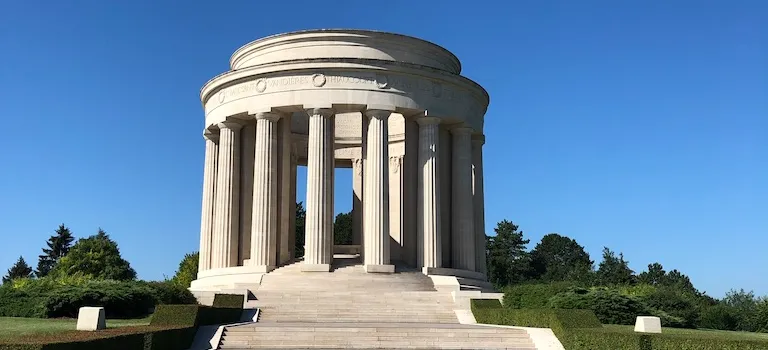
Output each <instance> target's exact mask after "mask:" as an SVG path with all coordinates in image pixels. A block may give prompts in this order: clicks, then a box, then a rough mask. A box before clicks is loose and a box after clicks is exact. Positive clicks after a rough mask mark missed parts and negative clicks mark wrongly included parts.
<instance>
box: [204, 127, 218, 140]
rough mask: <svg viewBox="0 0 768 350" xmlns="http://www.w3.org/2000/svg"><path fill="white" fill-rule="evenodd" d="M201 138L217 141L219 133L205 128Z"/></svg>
mask: <svg viewBox="0 0 768 350" xmlns="http://www.w3.org/2000/svg"><path fill="white" fill-rule="evenodd" d="M203 138H204V139H205V140H206V141H213V142H218V141H219V134H217V133H215V132H213V131H211V130H209V129H205V130H203Z"/></svg>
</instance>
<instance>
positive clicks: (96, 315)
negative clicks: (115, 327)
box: [77, 306, 107, 331]
mask: <svg viewBox="0 0 768 350" xmlns="http://www.w3.org/2000/svg"><path fill="white" fill-rule="evenodd" d="M106 328H107V321H106V318H105V316H104V308H103V307H94V306H84V307H81V308H80V310H79V311H78V312H77V330H78V331H97V330H101V329H106Z"/></svg>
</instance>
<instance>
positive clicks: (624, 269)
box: [597, 247, 634, 285]
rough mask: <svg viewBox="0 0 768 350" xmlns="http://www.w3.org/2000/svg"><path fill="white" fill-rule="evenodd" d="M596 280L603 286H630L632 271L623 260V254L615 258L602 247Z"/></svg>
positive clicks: (606, 248)
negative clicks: (601, 257) (601, 258)
mask: <svg viewBox="0 0 768 350" xmlns="http://www.w3.org/2000/svg"><path fill="white" fill-rule="evenodd" d="M597 279H598V281H599V282H600V283H601V284H603V285H616V284H632V283H633V282H634V271H632V269H630V268H629V262H628V261H626V260H624V254H622V253H619V256H616V254H615V253H614V252H613V251H611V250H610V249H608V247H603V261H602V262H601V263H600V266H599V267H598V269H597Z"/></svg>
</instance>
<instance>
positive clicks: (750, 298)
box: [722, 289, 763, 332]
mask: <svg viewBox="0 0 768 350" xmlns="http://www.w3.org/2000/svg"><path fill="white" fill-rule="evenodd" d="M722 302H723V304H725V305H727V306H729V307H732V308H733V309H734V310H736V315H737V326H736V328H737V330H740V331H747V332H755V331H757V330H758V329H759V328H762V326H763V325H760V324H758V323H757V315H758V306H759V299H758V298H756V297H755V293H754V292H752V291H749V292H747V291H745V290H744V289H739V290H738V291H737V290H733V289H732V290H730V291H728V293H726V294H725V298H723V301H722Z"/></svg>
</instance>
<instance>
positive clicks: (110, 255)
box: [51, 228, 136, 280]
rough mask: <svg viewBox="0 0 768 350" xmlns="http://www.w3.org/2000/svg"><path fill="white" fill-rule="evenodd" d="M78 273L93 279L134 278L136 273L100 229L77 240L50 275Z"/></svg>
mask: <svg viewBox="0 0 768 350" xmlns="http://www.w3.org/2000/svg"><path fill="white" fill-rule="evenodd" d="M78 272H79V273H82V274H83V275H85V276H89V277H91V278H95V279H110V280H133V279H135V278H136V271H134V270H133V268H131V265H130V264H129V263H128V261H126V260H125V259H123V258H122V257H121V256H120V249H118V247H117V243H116V242H115V241H113V240H112V239H110V238H109V235H108V234H107V233H106V232H105V231H104V230H102V229H101V228H99V232H98V233H97V234H95V235H93V236H90V237H88V238H81V239H80V240H78V241H77V243H75V245H74V246H72V249H71V250H70V251H69V253H68V254H67V255H66V256H64V257H63V258H61V260H59V263H58V264H57V265H56V267H54V268H53V270H51V275H54V276H65V275H72V274H75V273H78Z"/></svg>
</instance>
